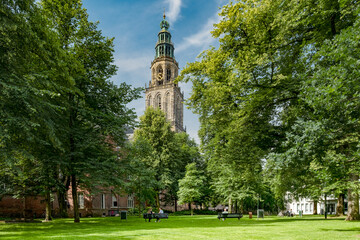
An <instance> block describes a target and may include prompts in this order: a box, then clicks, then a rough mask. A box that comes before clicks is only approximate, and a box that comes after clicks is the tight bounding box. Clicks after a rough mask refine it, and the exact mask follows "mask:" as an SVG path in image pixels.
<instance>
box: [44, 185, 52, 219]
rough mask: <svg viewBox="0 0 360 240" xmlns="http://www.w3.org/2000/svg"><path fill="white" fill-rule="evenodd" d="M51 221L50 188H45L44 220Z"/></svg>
mask: <svg viewBox="0 0 360 240" xmlns="http://www.w3.org/2000/svg"><path fill="white" fill-rule="evenodd" d="M49 221H51V197H50V190H49V189H48V188H46V189H45V222H49Z"/></svg>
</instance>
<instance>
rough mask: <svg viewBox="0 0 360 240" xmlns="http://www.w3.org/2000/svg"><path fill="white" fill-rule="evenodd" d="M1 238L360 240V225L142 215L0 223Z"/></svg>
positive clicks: (330, 221) (319, 219)
mask: <svg viewBox="0 0 360 240" xmlns="http://www.w3.org/2000/svg"><path fill="white" fill-rule="evenodd" d="M0 239H360V222H359V221H357V222H346V221H344V218H330V219H328V220H324V219H323V217H321V216H320V217H317V216H316V217H315V216H306V217H303V218H299V217H297V218H287V217H284V218H280V217H265V219H261V220H257V219H256V218H255V219H249V218H248V216H244V218H242V219H241V220H240V221H239V220H237V219H233V218H232V219H227V220H225V221H219V220H218V219H217V218H216V216H193V217H191V216H170V217H169V219H163V220H161V222H154V221H152V222H150V223H149V222H145V221H144V220H143V219H141V218H138V217H128V220H120V218H118V217H107V218H82V219H81V223H77V224H75V223H73V220H72V219H56V220H54V221H52V222H50V223H17V224H15V223H7V224H5V223H4V222H0Z"/></svg>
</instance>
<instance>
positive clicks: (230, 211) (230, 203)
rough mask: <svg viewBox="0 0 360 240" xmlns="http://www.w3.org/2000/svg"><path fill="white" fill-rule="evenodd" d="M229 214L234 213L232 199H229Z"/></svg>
mask: <svg viewBox="0 0 360 240" xmlns="http://www.w3.org/2000/svg"><path fill="white" fill-rule="evenodd" d="M228 211H229V213H232V199H231V198H229V210H228Z"/></svg>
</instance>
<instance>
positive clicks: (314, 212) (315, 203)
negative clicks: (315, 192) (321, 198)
mask: <svg viewBox="0 0 360 240" xmlns="http://www.w3.org/2000/svg"><path fill="white" fill-rule="evenodd" d="M317 204H318V201H314V209H313V215H317V214H318V213H317Z"/></svg>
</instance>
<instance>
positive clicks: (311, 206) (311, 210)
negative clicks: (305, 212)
mask: <svg viewBox="0 0 360 240" xmlns="http://www.w3.org/2000/svg"><path fill="white" fill-rule="evenodd" d="M313 211H314V209H313V204H312V203H310V212H313Z"/></svg>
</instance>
